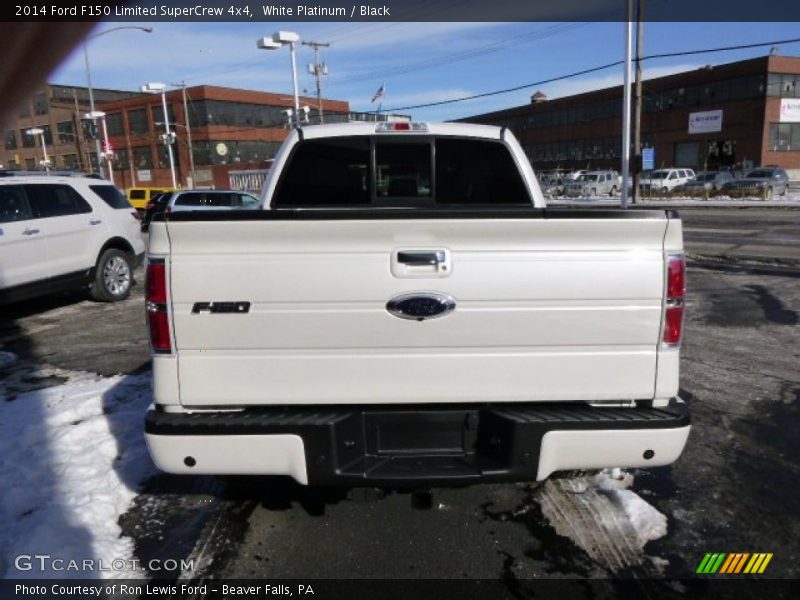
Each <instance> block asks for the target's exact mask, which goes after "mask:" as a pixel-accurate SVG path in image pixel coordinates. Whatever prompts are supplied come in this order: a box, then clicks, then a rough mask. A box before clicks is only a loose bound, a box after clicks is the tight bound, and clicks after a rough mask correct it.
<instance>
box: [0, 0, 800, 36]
mask: <svg viewBox="0 0 800 600" xmlns="http://www.w3.org/2000/svg"><path fill="white" fill-rule="evenodd" d="M638 4H639V3H638V0H632V5H633V11H634V15H635V12H636V6H637V5H638ZM642 4H643V6H644V10H643V18H642V20H645V21H653V22H658V21H667V22H680V21H683V22H691V21H695V22H696V21H708V22H721V21H754V22H777V21H800V2H798V0H760V1H759V2H753V1H752V0H703V1H702V2H697V0H646V1H645V2H643V3H642ZM627 6H628V4H627V2H626V0H492V1H491V2H487V0H428V1H426V2H420V1H419V0H381V1H373V0H355V1H354V0H309V1H307V2H304V1H303V0H292V1H286V0H273V1H272V2H267V1H253V0H223V1H218V0H179V1H177V2H163V1H161V0H134V1H131V2H109V1H107V0H106V1H103V0H99V1H98V0H94V2H93V3H92V4H91V5H90V4H86V3H83V2H78V1H77V0H60V2H59V3H58V4H55V3H52V2H47V1H46V0H42V1H37V0H33V1H27V2H19V1H17V2H12V3H10V4H3V5H2V7H1V8H0V15H2V17H0V18H1V19H2V20H3V21H6V22H9V21H10V22H13V21H94V20H102V21H109V22H128V21H138V22H142V21H160V22H165V21H176V22H180V21H187V22H191V21H195V22H245V23H247V22H276V23H277V22H295V23H297V22H347V21H353V22H357V21H365V22H391V21H405V22H431V21H438V22H453V21H551V22H556V21H557V22H564V21H584V22H592V21H626V20H627V17H626V15H627ZM634 18H635V17H634ZM709 35H713V31H709Z"/></svg>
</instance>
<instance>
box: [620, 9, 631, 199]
mask: <svg viewBox="0 0 800 600" xmlns="http://www.w3.org/2000/svg"><path fill="white" fill-rule="evenodd" d="M627 5H628V10H627V16H626V21H625V76H624V78H623V84H622V87H623V89H622V208H628V190H629V189H630V179H629V173H630V160H631V38H632V37H633V23H632V21H633V0H628V1H627Z"/></svg>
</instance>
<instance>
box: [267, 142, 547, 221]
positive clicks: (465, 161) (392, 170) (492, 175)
mask: <svg viewBox="0 0 800 600" xmlns="http://www.w3.org/2000/svg"><path fill="white" fill-rule="evenodd" d="M459 204H469V205H475V204H484V205H498V204H502V205H521V206H531V205H532V204H533V200H532V198H531V196H530V193H529V192H528V189H527V187H526V186H525V183H524V180H523V178H522V174H521V173H520V171H519V168H518V167H517V165H516V163H515V161H514V158H513V156H512V154H511V151H510V150H509V149H508V147H507V146H506V145H505V143H503V142H502V141H501V140H484V139H475V138H460V137H447V136H441V137H436V136H414V137H410V136H409V137H403V136H393V135H386V136H343V137H337V138H325V139H318V140H314V139H312V140H305V141H301V142H299V143H298V144H297V146H296V147H295V149H294V150H293V152H292V154H291V156H290V157H289V159H288V162H287V165H286V167H285V168H284V170H283V173H282V174H281V178H280V180H279V181H278V184H277V186H276V189H275V194H274V195H273V200H272V208H304V207H305V208H312V207H316V208H324V207H353V208H355V207H364V206H369V205H375V206H386V207H388V206H391V207H420V206H424V207H435V206H452V205H459Z"/></svg>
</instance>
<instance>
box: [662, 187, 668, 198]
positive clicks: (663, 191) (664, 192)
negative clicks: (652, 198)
mask: <svg viewBox="0 0 800 600" xmlns="http://www.w3.org/2000/svg"><path fill="white" fill-rule="evenodd" d="M667 192H669V190H668V189H667V188H666V186H665V187H662V188H661V194H662V195H664V196H666V195H667Z"/></svg>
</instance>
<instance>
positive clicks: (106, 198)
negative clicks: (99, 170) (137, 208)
mask: <svg viewBox="0 0 800 600" xmlns="http://www.w3.org/2000/svg"><path fill="white" fill-rule="evenodd" d="M89 189H90V190H92V191H93V192H94V193H95V194H97V195H98V196H100V198H101V199H102V200H103V202H105V203H106V204H108V205H109V206H110V207H111V208H115V209H120V208H131V209H132V208H133V206H131V203H130V202H128V199H127V198H126V197H125V194H123V193H122V192H120V191H119V190H118V189H117V188H115V187H114V186H113V185H90V186H89Z"/></svg>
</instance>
